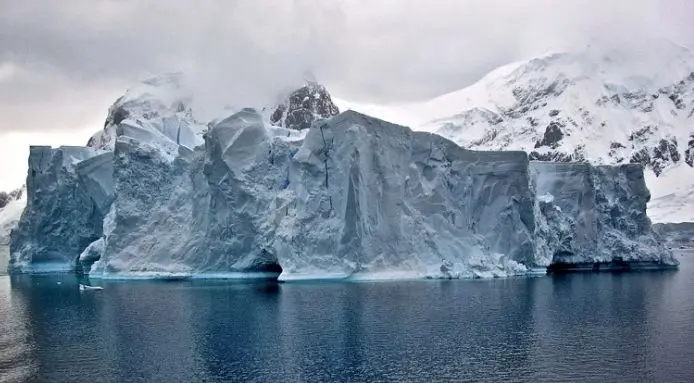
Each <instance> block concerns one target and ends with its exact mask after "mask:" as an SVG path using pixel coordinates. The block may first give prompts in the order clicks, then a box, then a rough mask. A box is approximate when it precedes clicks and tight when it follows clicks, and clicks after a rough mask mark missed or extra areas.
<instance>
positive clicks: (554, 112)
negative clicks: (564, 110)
mask: <svg viewBox="0 0 694 383" xmlns="http://www.w3.org/2000/svg"><path fill="white" fill-rule="evenodd" d="M558 114H559V111H558V110H557V109H552V110H550V111H549V116H550V117H556V116H557V115H558Z"/></svg>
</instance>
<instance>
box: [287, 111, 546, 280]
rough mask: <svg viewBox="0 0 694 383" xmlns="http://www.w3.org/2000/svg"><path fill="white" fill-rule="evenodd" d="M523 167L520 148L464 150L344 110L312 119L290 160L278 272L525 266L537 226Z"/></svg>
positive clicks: (477, 271)
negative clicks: (315, 122) (319, 120)
mask: <svg viewBox="0 0 694 383" xmlns="http://www.w3.org/2000/svg"><path fill="white" fill-rule="evenodd" d="M527 164H528V160H527V156H526V155H525V154H524V153H521V152H506V153H500V152H473V151H468V150H464V149H461V148H460V147H458V146H456V145H455V144H454V143H452V142H451V141H448V140H446V139H444V138H442V137H440V136H437V135H433V134H428V133H417V132H412V131H411V130H409V129H407V128H405V127H402V126H398V125H394V124H390V123H387V122H385V121H381V120H377V119H374V118H371V117H368V116H365V115H361V114H358V113H356V112H352V111H348V112H345V113H342V114H341V115H339V116H337V117H334V118H332V119H330V120H328V121H326V122H325V123H322V124H320V125H318V126H316V127H314V128H312V129H311V131H310V132H309V133H308V135H307V136H306V139H305V141H304V143H303V145H302V147H301V149H300V150H299V151H298V152H297V153H296V155H295V156H294V159H293V161H292V163H291V167H290V183H289V185H290V191H289V192H288V193H287V194H288V195H287V196H285V198H287V199H289V200H290V201H291V202H290V203H289V204H288V205H287V206H288V207H287V213H286V217H284V219H283V220H282V222H281V224H280V228H279V230H278V235H277V239H276V248H277V249H278V250H277V254H278V258H279V260H280V264H281V265H282V268H283V270H284V272H283V274H282V278H285V279H291V278H303V277H312V276H329V275H330V276H336V277H344V276H350V275H353V274H359V273H363V274H374V275H382V276H384V277H391V276H400V277H423V276H437V277H438V276H463V277H474V276H492V275H493V276H502V275H508V274H513V273H519V272H523V271H525V268H524V267H523V266H522V265H521V264H520V263H519V262H522V261H527V260H531V259H532V257H533V241H532V233H533V231H534V227H533V225H534V221H533V219H534V217H533V210H532V206H533V196H532V194H531V193H530V189H529V188H528V166H527ZM443 270H445V272H444V271H443Z"/></svg>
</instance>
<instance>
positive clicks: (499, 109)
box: [338, 42, 694, 222]
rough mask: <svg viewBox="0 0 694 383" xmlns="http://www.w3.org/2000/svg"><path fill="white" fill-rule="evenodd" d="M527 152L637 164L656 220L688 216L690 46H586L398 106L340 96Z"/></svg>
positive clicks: (693, 89) (692, 140) (692, 202)
mask: <svg viewBox="0 0 694 383" xmlns="http://www.w3.org/2000/svg"><path fill="white" fill-rule="evenodd" d="M338 105H340V106H341V107H342V108H343V109H346V108H351V109H354V110H358V111H365V112H368V113H372V114H374V115H375V116H378V117H382V118H386V119H388V118H390V119H392V120H395V121H397V122H399V123H404V124H407V125H410V126H412V127H414V128H415V129H417V130H424V131H431V132H436V133H439V134H441V135H443V136H445V137H448V138H450V139H452V140H453V141H455V142H456V143H458V144H460V145H461V146H463V147H465V148H470V149H481V150H524V151H526V152H528V153H529V154H530V157H531V159H535V160H549V161H560V162H561V161H589V162H591V163H593V164H622V163H641V164H643V165H644V166H645V167H646V168H647V180H648V186H649V188H650V189H651V193H652V194H653V199H652V201H651V202H650V204H649V215H650V216H651V218H652V219H653V220H654V221H658V222H663V221H669V222H673V221H694V194H693V193H692V190H694V168H692V166H694V116H693V115H694V54H693V53H692V52H690V51H689V50H687V49H685V48H683V47H680V46H676V45H674V44H671V43H668V42H659V43H658V44H654V45H649V46H644V48H643V49H641V50H639V51H629V52H624V51H603V50H600V49H597V48H587V49H586V50H585V51H582V52H577V53H554V54H548V55H544V56H541V57H537V58H534V59H531V60H526V61H522V62H517V63H513V64H510V65H507V66H504V67H502V68H499V69H497V70H495V71H493V72H491V73H489V74H488V75H487V76H485V77H484V78H483V79H481V80H480V81H478V82H477V83H475V84H473V85H472V86H470V87H467V88H465V89H462V90H460V91H456V92H452V93H449V94H446V95H443V96H440V97H437V98H435V99H433V100H430V101H426V102H422V103H416V104H409V105H403V106H397V107H390V108H387V107H377V106H373V105H358V104H350V103H349V102H343V101H341V102H338Z"/></svg>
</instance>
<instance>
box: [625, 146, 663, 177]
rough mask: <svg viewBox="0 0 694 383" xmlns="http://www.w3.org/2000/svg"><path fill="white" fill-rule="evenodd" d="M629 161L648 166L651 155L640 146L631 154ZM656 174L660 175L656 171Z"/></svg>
mask: <svg viewBox="0 0 694 383" xmlns="http://www.w3.org/2000/svg"><path fill="white" fill-rule="evenodd" d="M629 162H630V163H632V164H641V165H643V166H644V167H650V164H651V155H650V153H648V149H646V148H641V150H639V151H637V152H636V153H634V154H633V155H632V156H631V159H630V160H629ZM656 175H660V173H659V172H656Z"/></svg>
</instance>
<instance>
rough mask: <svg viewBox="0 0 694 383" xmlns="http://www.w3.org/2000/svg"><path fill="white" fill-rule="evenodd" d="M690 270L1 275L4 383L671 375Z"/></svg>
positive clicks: (686, 366) (681, 367) (686, 327)
mask: <svg viewBox="0 0 694 383" xmlns="http://www.w3.org/2000/svg"><path fill="white" fill-rule="evenodd" d="M683 263H684V262H683ZM693 271H694V270H692V269H691V268H689V267H688V266H686V265H683V269H682V271H680V272H676V273H657V272H655V273H631V274H573V275H567V276H555V277H551V278H549V277H543V278H517V279H503V280H492V281H417V282H390V283H299V284H274V283H266V282H264V283H230V282H211V281H205V282H202V281H201V282H176V283H165V282H133V283H108V284H106V285H105V288H104V290H103V291H88V292H80V291H79V289H78V288H77V281H76V279H75V278H74V277H69V276H62V277H30V276H19V277H12V279H11V288H10V286H9V285H10V283H9V282H10V280H9V278H8V277H4V278H5V279H2V280H0V282H2V283H4V285H2V284H0V313H7V314H6V316H7V317H8V318H9V319H8V320H5V321H2V323H0V347H2V348H1V349H0V351H2V352H0V355H1V356H0V372H2V374H1V375H0V376H3V377H5V376H10V375H8V374H10V373H14V374H15V375H13V376H14V377H15V378H16V377H17V376H18V375H16V374H17V371H20V372H21V373H24V374H25V375H26V380H29V381H31V380H45V381H92V380H93V378H94V377H98V378H99V381H128V382H136V381H153V380H157V381H273V380H279V381H306V382H310V381H335V380H337V381H375V380H390V381H405V380H413V379H414V380H419V381H421V380H425V381H437V380H444V381H450V380H455V381H461V380H476V381H479V380H485V379H487V378H488V379H489V380H497V381H498V380H508V381H513V380H532V381H556V380H558V379H560V378H561V379H570V380H591V379H598V380H599V379H603V380H608V381H610V380H623V379H630V378H631V379H632V380H639V379H641V380H643V379H645V380H657V381H660V380H677V379H680V378H686V377H688V376H690V375H688V374H691V373H692V372H694V371H693V370H692V367H690V363H688V362H687V363H684V362H683V361H687V360H689V359H688V358H691V357H693V356H694V355H693V352H692V351H691V350H690V347H689V345H690V344H691V342H692V341H694V326H693V325H692V321H691V319H692V318H693V316H692V314H693V307H694V303H693V302H692V301H691V300H690V299H688V297H689V294H690V292H691V291H692V289H693V288H694V285H692V282H691V281H692V278H691V276H693V274H694V273H693ZM673 329H674V330H676V331H673ZM8 350H19V351H14V352H8ZM17 366H19V367H17ZM15 367H17V368H15ZM12 371H14V372H12ZM20 378H21V377H20ZM19 380H21V379H19Z"/></svg>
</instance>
